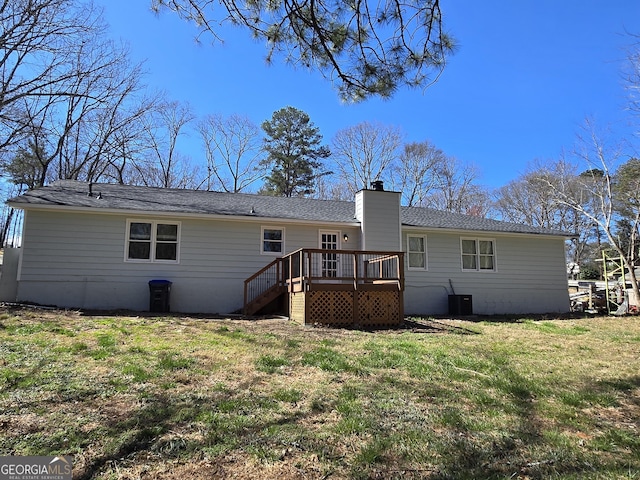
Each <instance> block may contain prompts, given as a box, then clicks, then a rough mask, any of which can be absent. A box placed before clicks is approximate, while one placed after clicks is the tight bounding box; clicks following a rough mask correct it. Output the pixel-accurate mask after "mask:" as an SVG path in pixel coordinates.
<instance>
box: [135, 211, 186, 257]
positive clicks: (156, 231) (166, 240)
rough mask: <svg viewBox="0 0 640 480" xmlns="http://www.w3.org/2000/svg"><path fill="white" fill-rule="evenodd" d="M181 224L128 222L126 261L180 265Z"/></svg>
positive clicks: (150, 221)
mask: <svg viewBox="0 0 640 480" xmlns="http://www.w3.org/2000/svg"><path fill="white" fill-rule="evenodd" d="M179 245H180V223H179V222H164V221H156V220H127V242H126V250H125V261H128V262H167V263H178V260H179Z"/></svg>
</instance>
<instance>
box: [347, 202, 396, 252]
mask: <svg viewBox="0 0 640 480" xmlns="http://www.w3.org/2000/svg"><path fill="white" fill-rule="evenodd" d="M356 218H357V219H358V220H359V221H360V222H361V228H362V249H363V250H375V251H392V252H396V251H400V250H402V237H401V235H400V193H398V192H388V191H373V190H361V191H359V192H358V193H357V195H356Z"/></svg>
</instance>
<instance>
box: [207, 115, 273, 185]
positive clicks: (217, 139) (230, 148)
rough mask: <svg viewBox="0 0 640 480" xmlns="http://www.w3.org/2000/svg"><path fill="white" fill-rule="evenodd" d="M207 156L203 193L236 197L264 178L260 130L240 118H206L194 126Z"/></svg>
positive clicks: (232, 116)
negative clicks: (220, 192)
mask: <svg viewBox="0 0 640 480" xmlns="http://www.w3.org/2000/svg"><path fill="white" fill-rule="evenodd" d="M197 129H198V132H199V133H200V136H201V138H202V143H203V144H204V147H205V154H206V156H207V176H206V179H205V181H204V184H206V187H205V188H206V189H207V190H212V189H218V188H219V189H221V190H223V191H225V192H232V193H238V192H241V191H242V190H245V189H247V188H249V186H251V185H252V184H253V183H255V182H256V181H258V180H259V179H261V178H262V177H263V176H264V169H263V168H261V166H260V160H261V158H260V156H261V154H262V137H261V135H260V129H259V128H258V126H257V125H256V124H254V123H253V122H252V121H251V120H250V119H249V118H248V117H246V116H242V115H230V116H228V117H224V116H222V115H208V116H207V117H205V118H204V119H203V120H201V121H200V122H199V123H198V126H197Z"/></svg>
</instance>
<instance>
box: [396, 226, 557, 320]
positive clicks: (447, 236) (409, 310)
mask: <svg viewBox="0 0 640 480" xmlns="http://www.w3.org/2000/svg"><path fill="white" fill-rule="evenodd" d="M411 233H412V234H413V233H414V232H411ZM415 234H416V235H417V234H418V233H417V232H416V233H415ZM425 235H426V236H427V237H428V245H427V249H428V255H429V270H428V271H425V270H417V269H407V270H406V271H405V286H406V288H405V292H404V302H405V314H406V315H429V314H438V315H446V314H447V313H448V308H449V307H448V295H450V294H452V293H454V294H458V295H471V296H472V297H473V313H474V314H478V315H501V314H529V313H551V312H560V313H564V312H568V311H569V295H568V292H567V275H566V266H565V256H564V253H565V250H564V239H563V238H561V237H550V236H531V235H506V234H505V235H500V236H495V237H494V238H495V243H494V247H496V253H497V257H496V270H495V271H494V272H489V271H482V270H462V268H461V260H460V256H461V246H460V234H456V233H444V232H435V231H429V232H427V233H426V234H425ZM465 238H479V237H472V236H469V237H465ZM488 273H490V274H488Z"/></svg>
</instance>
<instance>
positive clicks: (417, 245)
mask: <svg viewBox="0 0 640 480" xmlns="http://www.w3.org/2000/svg"><path fill="white" fill-rule="evenodd" d="M407 265H408V267H409V269H410V270H427V237H425V236H423V235H407Z"/></svg>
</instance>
